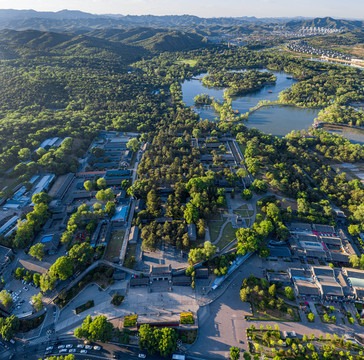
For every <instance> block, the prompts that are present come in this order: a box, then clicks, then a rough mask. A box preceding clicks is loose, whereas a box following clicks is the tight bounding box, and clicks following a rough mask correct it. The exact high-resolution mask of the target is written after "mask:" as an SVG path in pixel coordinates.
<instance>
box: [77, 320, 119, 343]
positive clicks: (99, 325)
mask: <svg viewBox="0 0 364 360" xmlns="http://www.w3.org/2000/svg"><path fill="white" fill-rule="evenodd" d="M113 329H114V327H113V325H112V324H111V323H110V322H108V321H107V319H106V316H103V315H99V316H96V317H95V318H94V319H92V317H91V316H90V315H88V316H87V317H86V319H85V320H84V321H83V323H82V326H81V327H79V328H76V329H75V332H74V335H75V336H76V337H77V338H84V339H87V340H91V341H102V342H106V341H110V340H111V338H112V334H113Z"/></svg>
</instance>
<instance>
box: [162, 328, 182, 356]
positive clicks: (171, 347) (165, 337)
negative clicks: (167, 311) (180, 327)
mask: <svg viewBox="0 0 364 360" xmlns="http://www.w3.org/2000/svg"><path fill="white" fill-rule="evenodd" d="M177 337H178V336H177V333H176V330H175V329H171V328H162V329H161V336H160V339H158V337H157V340H159V344H158V350H159V352H160V354H161V355H162V356H163V357H166V356H168V355H172V354H173V353H174V352H175V350H176V348H177Z"/></svg>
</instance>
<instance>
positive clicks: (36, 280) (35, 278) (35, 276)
mask: <svg viewBox="0 0 364 360" xmlns="http://www.w3.org/2000/svg"><path fill="white" fill-rule="evenodd" d="M33 283H34V286H36V287H38V286H39V285H40V274H38V273H34V274H33Z"/></svg>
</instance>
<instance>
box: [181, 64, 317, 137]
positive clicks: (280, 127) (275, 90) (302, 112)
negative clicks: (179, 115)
mask: <svg viewBox="0 0 364 360" xmlns="http://www.w3.org/2000/svg"><path fill="white" fill-rule="evenodd" d="M259 71H269V70H266V69H262V70H259ZM270 72H271V73H273V74H274V75H275V76H276V77H277V81H276V83H275V84H274V85H267V86H264V87H263V88H262V89H260V90H259V91H256V92H253V93H249V94H247V95H244V96H239V97H234V98H233V101H232V107H233V109H234V110H238V111H239V112H240V113H241V114H244V113H246V112H248V111H249V110H250V109H251V108H253V107H254V106H255V105H257V104H258V103H259V101H261V100H271V101H275V100H277V99H278V95H279V93H280V92H281V91H283V90H284V89H287V88H289V87H290V86H291V85H292V84H294V83H295V82H296V81H295V80H294V79H291V78H287V77H290V76H289V75H287V74H285V73H284V72H275V71H270ZM205 75H206V74H200V75H199V76H198V78H202V77H203V76H205ZM223 92H224V89H221V88H211V87H205V86H204V85H203V84H202V82H201V81H199V80H197V79H192V80H186V81H184V82H183V83H182V94H183V101H184V102H185V103H186V105H187V106H194V100H193V99H194V97H195V96H196V95H198V94H203V93H205V94H208V95H209V96H210V97H214V98H215V99H216V100H219V101H222V100H223ZM195 111H196V112H197V113H198V114H199V115H200V117H201V118H202V119H209V120H215V119H216V118H218V114H216V113H215V111H214V109H212V108H211V107H210V106H205V107H197V108H195ZM318 112H319V109H305V108H297V107H294V106H269V107H263V108H261V109H259V110H257V111H255V112H254V113H253V114H251V115H250V116H249V119H248V122H247V123H246V126H247V127H249V128H256V129H258V130H261V131H263V132H265V133H268V134H272V135H276V136H285V135H286V134H288V133H289V132H291V131H292V130H301V129H308V128H309V127H310V126H311V125H312V123H313V120H314V119H315V118H316V117H317V115H318Z"/></svg>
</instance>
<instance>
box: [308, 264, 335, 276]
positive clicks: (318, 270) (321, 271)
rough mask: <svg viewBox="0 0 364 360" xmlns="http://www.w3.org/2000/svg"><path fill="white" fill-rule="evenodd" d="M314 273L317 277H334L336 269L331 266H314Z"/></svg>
mask: <svg viewBox="0 0 364 360" xmlns="http://www.w3.org/2000/svg"><path fill="white" fill-rule="evenodd" d="M312 273H313V274H314V275H315V276H316V277H320V276H331V277H334V276H335V273H334V270H333V269H332V268H331V267H330V266H313V267H312Z"/></svg>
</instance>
